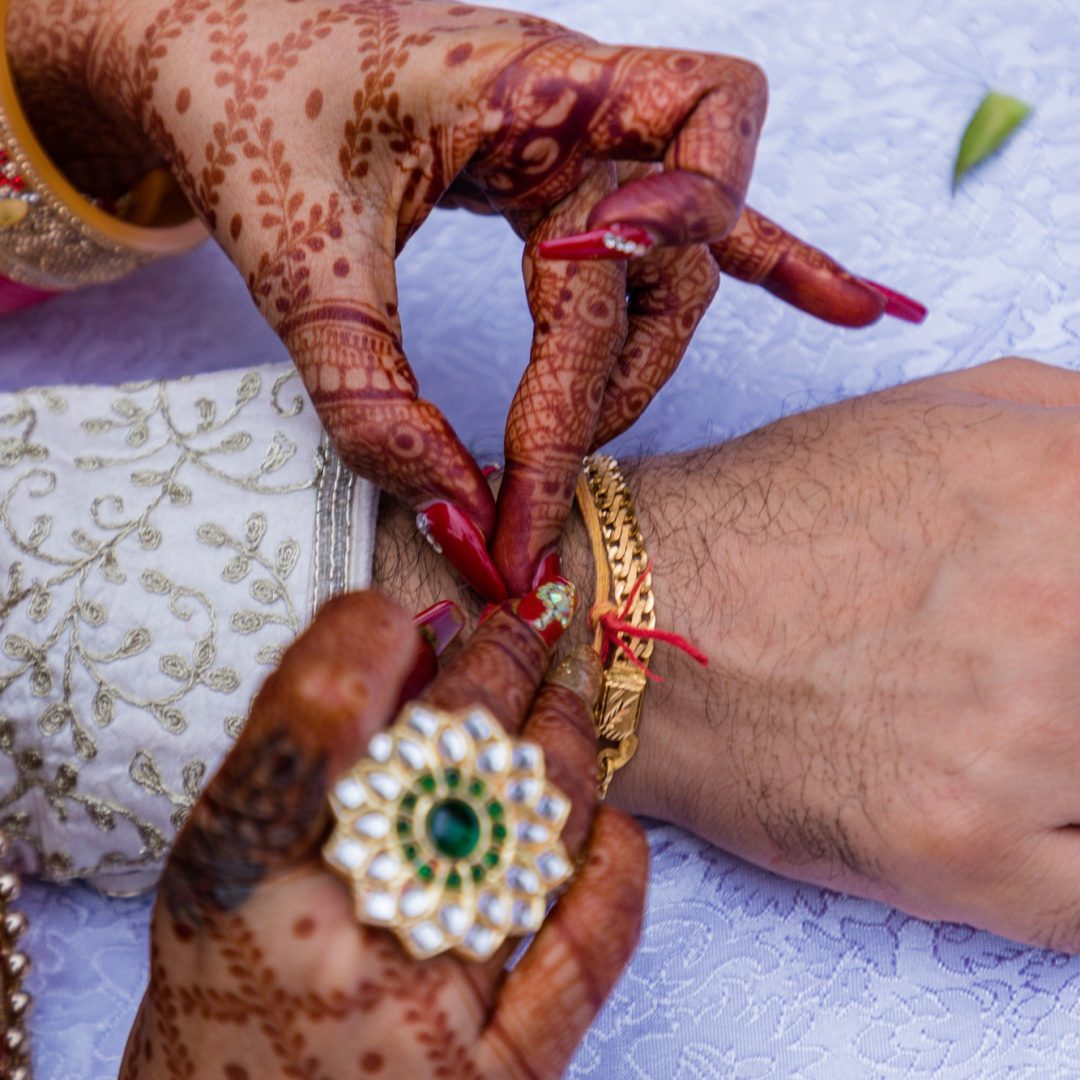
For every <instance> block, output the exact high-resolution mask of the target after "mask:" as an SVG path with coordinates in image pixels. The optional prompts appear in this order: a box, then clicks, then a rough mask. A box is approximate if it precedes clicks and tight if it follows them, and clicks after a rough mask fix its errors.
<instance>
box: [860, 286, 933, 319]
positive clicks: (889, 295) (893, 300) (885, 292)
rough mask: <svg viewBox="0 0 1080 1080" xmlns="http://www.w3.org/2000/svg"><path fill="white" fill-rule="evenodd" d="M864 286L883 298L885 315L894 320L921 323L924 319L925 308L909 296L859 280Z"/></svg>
mask: <svg viewBox="0 0 1080 1080" xmlns="http://www.w3.org/2000/svg"><path fill="white" fill-rule="evenodd" d="M859 280H860V281H861V282H862V283H863V284H864V285H869V286H870V288H871V289H873V290H874V291H875V292H879V293H881V295H882V296H884V297H885V314H886V315H891V316H892V317H893V318H894V319H903V320H904V321H905V322H910V323H921V322H922V321H923V319H925V318H926V308H925V307H924V306H923V305H922V304H920V303H919V301H918V300H912V299H911V297H910V296H905V295H904V294H903V293H898V292H897V291H896V290H895V289H890V288H889V287H888V286H887V285H879V284H878V283H877V282H876V281H871V280H870V279H869V278H859Z"/></svg>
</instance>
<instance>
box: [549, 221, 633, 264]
mask: <svg viewBox="0 0 1080 1080" xmlns="http://www.w3.org/2000/svg"><path fill="white" fill-rule="evenodd" d="M652 244H653V238H652V237H651V236H650V235H649V234H648V233H647V232H646V231H645V230H644V229H642V228H640V227H638V226H637V225H609V226H608V227H607V228H606V229H593V230H592V231H591V232H583V233H578V234H577V235H576V236H563V237H560V238H559V239H558V240H542V241H541V242H540V258H542V259H635V258H638V257H640V256H642V255H644V254H645V253H646V252H647V251H648V250H649V248H650V247H652Z"/></svg>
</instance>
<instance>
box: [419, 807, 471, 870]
mask: <svg viewBox="0 0 1080 1080" xmlns="http://www.w3.org/2000/svg"><path fill="white" fill-rule="evenodd" d="M426 828H427V835H428V839H429V840H430V841H431V842H432V844H434V845H435V848H436V850H437V851H439V852H441V853H442V854H443V855H445V856H447V858H450V859H464V858H465V856H466V855H469V854H470V853H471V852H472V850H473V849H474V848H475V847H476V845H477V844H478V843H480V820H479V819H478V818H477V816H476V811H475V810H474V809H473V808H472V807H471V806H470V805H469V804H468V803H467V802H462V801H461V799H443V800H441V801H440V802H437V803H436V804H435V805H434V806H433V807H432V808H431V810H430V812H429V813H428V816H427V825H426Z"/></svg>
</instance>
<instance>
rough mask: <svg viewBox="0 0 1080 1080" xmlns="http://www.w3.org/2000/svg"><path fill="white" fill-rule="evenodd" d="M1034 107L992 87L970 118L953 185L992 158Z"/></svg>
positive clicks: (957, 154)
mask: <svg viewBox="0 0 1080 1080" xmlns="http://www.w3.org/2000/svg"><path fill="white" fill-rule="evenodd" d="M1030 113H1031V106H1030V105H1028V104H1027V102H1024V101H1020V100H1019V99H1018V98H1014V97H1009V95H1008V94H999V93H998V92H997V91H996V90H991V91H990V92H989V93H988V94H987V95H986V97H984V98H983V99H982V101H981V102H980V103H979V107H978V108H977V109H976V110H975V114H974V116H972V118H971V120H969V121H968V126H967V128H966V129H965V131H964V136H963V138H962V139H961V140H960V149H959V150H958V151H957V152H956V164H955V165H953V178H952V188H953V191H956V185H957V184H958V183H959V182H960V178H961V177H962V176H963V175H964V174H965V173H967V172H968V171H969V170H971V169H973V168H974V167H975V166H976V165H978V164H979V162H981V161H983V160H984V159H986V158H988V157H989V156H990V155H991V154H992V153H994V151H995V150H997V149H998V148H999V147H1001V145H1002V144H1003V143H1004V142H1005V141H1006V140H1007V139H1008V138H1009V136H1010V135H1011V134H1012V133H1013V132H1014V131H1015V130H1016V129H1017V128H1018V127H1019V126H1020V125H1021V124H1022V123H1023V122H1024V121H1025V120H1026V119H1027V118H1028V116H1029V115H1030Z"/></svg>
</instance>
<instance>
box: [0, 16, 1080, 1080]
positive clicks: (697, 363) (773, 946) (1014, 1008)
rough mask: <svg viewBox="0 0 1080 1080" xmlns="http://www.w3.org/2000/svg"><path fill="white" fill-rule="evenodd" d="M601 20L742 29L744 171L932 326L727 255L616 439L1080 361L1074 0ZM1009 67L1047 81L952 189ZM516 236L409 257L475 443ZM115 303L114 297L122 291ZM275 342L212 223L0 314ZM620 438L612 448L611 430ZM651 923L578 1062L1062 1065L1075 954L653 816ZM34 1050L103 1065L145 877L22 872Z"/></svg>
mask: <svg viewBox="0 0 1080 1080" xmlns="http://www.w3.org/2000/svg"><path fill="white" fill-rule="evenodd" d="M508 6H517V7H533V8H536V9H538V10H540V11H541V13H542V14H545V15H548V16H550V17H552V18H555V19H560V20H562V21H564V22H566V23H569V24H571V25H575V26H577V27H579V28H580V29H582V30H585V31H586V32H589V33H592V34H594V35H595V36H597V37H600V38H604V39H606V40H622V41H628V40H629V41H636V42H640V43H652V44H672V45H687V44H693V45H696V46H698V47H701V48H711V49H714V50H717V51H726V52H733V53H738V54H742V55H745V56H749V57H751V58H753V59H755V60H757V61H759V62H760V63H761V64H762V66H763V67H764V68H765V70H766V71H767V72H768V74H769V77H770V80H771V85H772V101H771V106H770V118H769V121H768V124H767V126H766V130H765V135H764V138H763V140H762V143H761V149H760V152H759V155H758V166H757V170H756V173H755V178H754V182H753V185H752V189H751V201H752V202H753V204H754V205H755V206H757V207H758V208H759V209H760V210H762V211H763V212H765V213H767V214H769V215H770V216H772V217H774V218H776V219H777V220H779V221H781V222H782V223H784V224H786V225H788V226H789V227H791V228H794V229H795V230H796V231H798V232H800V233H802V234H803V235H805V236H807V237H808V238H810V239H812V240H814V241H815V242H817V243H819V244H821V246H823V247H825V248H826V249H828V250H830V251H831V252H833V253H834V254H836V255H837V256H838V257H840V258H841V259H842V260H843V261H845V262H846V263H847V264H848V265H849V266H851V267H852V268H853V269H856V270H857V271H859V272H861V273H865V274H867V275H868V276H870V277H873V278H875V279H876V280H880V281H884V282H886V283H888V284H890V285H893V286H895V287H897V288H899V289H902V290H904V291H906V292H908V293H911V294H912V295H914V296H916V297H918V298H919V299H921V300H923V301H925V302H926V303H927V304H928V305H929V307H930V317H929V319H928V320H927V322H926V323H925V324H924V325H923V326H922V327H918V328H913V327H911V326H909V325H906V324H902V323H898V322H895V321H892V320H886V321H884V322H882V323H881V324H879V325H878V326H876V327H874V328H872V329H870V330H868V331H861V332H857V333H856V332H845V331H840V330H836V329H833V328H829V327H825V326H821V325H819V324H817V323H815V322H814V321H813V320H811V319H809V318H806V317H804V316H801V315H798V314H797V313H795V312H792V311H790V310H788V309H786V308H784V307H783V306H782V305H781V304H779V303H777V302H776V301H775V300H774V299H773V298H771V297H769V296H766V295H764V294H761V293H759V292H757V291H755V290H752V289H748V288H745V287H742V286H739V285H737V284H735V283H731V282H727V283H724V285H723V286H722V288H721V290H720V294H719V296H718V298H717V300H716V301H715V303H714V306H713V310H712V311H711V312H710V314H709V316H708V318H707V320H706V322H705V324H704V326H703V327H702V330H701V331H700V333H699V334H698V336H697V338H696V340H695V343H694V345H693V346H692V348H691V351H690V354H689V355H688V357H687V359H686V360H685V361H684V363H683V366H682V369H681V370H680V372H679V373H678V374H677V376H676V377H675V378H674V379H673V380H672V382H671V383H670V384H669V385H668V387H666V388H665V390H664V391H663V392H662V393H661V395H660V398H659V400H658V401H657V402H656V403H655V404H654V405H653V406H652V407H651V408H650V409H649V411H648V412H647V413H646V415H645V417H644V418H643V420H642V421H641V423H640V424H639V425H638V426H637V428H636V429H635V430H634V431H633V432H632V433H630V434H629V435H628V436H627V437H625V438H624V439H623V440H621V443H620V444H619V446H620V447H621V448H622V449H623V450H624V451H625V450H627V449H630V448H633V449H637V448H640V447H641V446H642V445H644V446H647V447H648V448H650V449H674V448H680V447H685V446H688V445H693V444H700V443H704V442H708V441H714V440H716V439H719V438H723V437H725V436H727V435H730V434H733V433H735V432H737V431H742V430H746V429H747V428H749V427H751V426H753V425H756V424H759V423H761V422H763V421H765V420H768V419H771V418H773V417H775V416H776V415H778V414H779V413H781V412H790V411H793V410H795V409H798V408H801V407H803V406H805V405H808V404H812V403H818V402H822V401H827V400H832V399H835V398H837V397H841V396H847V395H850V394H855V393H861V392H864V391H867V390H871V389H876V388H879V387H882V386H886V385H890V384H893V383H896V382H899V381H901V380H903V379H907V378H912V377H916V376H920V375H926V374H930V373H933V372H936V371H941V370H945V369H948V368H955V367H961V366H965V365H969V364H972V363H976V362H979V361H982V360H987V359H990V358H992V357H994V356H1000V355H1006V354H1009V353H1019V354H1024V355H1029V356H1035V357H1038V358H1040V359H1043V360H1047V361H1050V362H1054V363H1058V364H1061V365H1065V366H1070V367H1075V368H1080V197H1078V196H1077V194H1076V191H1077V189H1076V177H1077V176H1080V110H1078V109H1077V107H1076V102H1077V101H1078V100H1080V65H1078V64H1077V63H1076V51H1077V46H1078V44H1080V17H1078V15H1077V10H1076V7H1075V5H1073V4H1071V3H1069V2H1067V0H1046V2H1044V3H1040V4H1036V5H1032V4H1027V5H1018V4H1015V3H1013V2H1012V0H956V2H955V3H952V4H927V3H925V2H924V0H890V2H888V3H886V2H885V0H858V2H856V0H745V2H744V3H742V4H739V5H737V6H734V7H730V6H729V7H726V8H724V7H718V6H717V5H716V4H715V3H713V2H711V0H682V2H681V3H679V4H678V5H657V4H655V3H650V2H647V0H622V2H621V3H619V4H617V5H615V4H612V5H606V4H601V3H600V2H599V0H578V2H576V3H570V0H541V2H539V3H536V2H535V0H534V2H533V3H516V2H515V3H514V4H513V5H509V4H508ZM991 86H994V87H997V88H1000V89H1002V90H1006V91H1009V92H1012V93H1015V94H1017V95H1019V96H1020V97H1023V98H1025V99H1027V100H1029V101H1031V102H1033V103H1034V104H1035V106H1036V109H1035V113H1034V115H1033V117H1032V118H1031V119H1030V120H1029V121H1028V123H1027V124H1026V125H1025V126H1024V127H1023V128H1022V129H1021V130H1020V131H1019V133H1018V134H1017V135H1016V137H1015V138H1014V140H1013V141H1012V143H1011V144H1010V145H1009V147H1008V148H1007V149H1006V151H1005V152H1004V153H1003V154H1002V155H1000V156H999V157H998V158H996V159H995V160H993V161H991V162H989V163H987V164H986V165H985V166H983V167H982V168H981V169H980V170H979V172H978V173H976V174H974V175H973V176H972V177H971V178H970V181H969V182H968V183H966V184H965V185H964V186H963V187H962V188H961V189H960V191H959V192H958V193H957V194H956V196H955V197H951V196H950V194H949V173H950V168H951V162H952V155H953V153H954V151H955V147H956V144H957V142H958V140H959V136H960V132H961V131H962V129H963V126H964V124H965V123H966V121H967V119H968V117H969V116H970V114H971V112H972V110H973V109H974V108H975V106H976V105H977V103H978V101H979V99H980V98H981V96H982V94H983V93H984V92H985V90H986V89H988V88H989V87H991ZM519 257H520V245H519V243H518V242H517V241H516V240H515V239H514V238H513V237H512V236H511V235H510V233H509V231H508V230H507V229H506V228H505V226H503V225H502V224H501V223H499V222H497V221H491V220H477V219H474V218H469V217H467V216H465V215H463V214H448V215H435V217H434V219H433V220H432V221H431V222H430V223H429V224H428V225H427V226H425V228H424V230H423V231H422V232H421V234H420V235H419V236H418V237H417V238H416V239H415V240H414V241H413V242H412V244H411V246H410V248H409V250H407V251H406V252H405V254H404V256H403V257H402V259H401V260H400V262H399V268H400V284H401V308H402V316H403V319H404V325H405V328H406V335H407V337H406V340H407V344H408V347H409V350H410V357H411V359H412V361H413V363H414V366H415V367H416V369H417V371H418V374H419V375H420V377H421V380H422V382H423V384H424V389H425V392H426V393H428V394H429V395H430V396H431V397H432V398H434V399H435V400H437V401H438V402H439V404H440V405H441V406H443V408H444V409H445V410H446V412H447V413H448V415H449V416H450V418H451V420H452V421H453V422H454V423H455V425H456V426H457V427H458V430H459V431H460V432H461V433H462V434H463V436H464V437H465V438H466V440H467V441H469V442H470V444H471V445H472V447H473V448H474V450H475V451H476V452H477V454H478V455H480V456H481V457H482V458H484V457H493V456H497V451H498V448H499V446H500V445H501V431H500V419H501V417H503V416H505V412H506V406H507V403H508V401H509V398H510V395H511V393H512V390H513V387H514V385H515V383H516V381H517V378H518V375H519V373H520V370H521V364H522V359H523V357H525V356H526V355H527V349H528V341H529V324H528V317H527V311H526V309H525V306H524V302H523V298H522V290H521V286H520V284H519V283H518V260H519ZM119 311H122V312H123V313H124V318H123V321H122V322H121V321H120V320H118V319H117V317H116V313H117V312H119ZM268 359H273V360H278V359H284V357H283V355H282V353H281V352H280V348H279V346H278V345H277V343H276V342H275V341H274V339H273V336H272V335H271V334H270V332H269V331H268V330H267V328H266V327H265V326H264V325H262V324H261V323H260V322H259V320H258V319H257V317H256V316H255V315H254V313H253V312H252V311H251V309H250V305H249V303H248V301H247V298H246V296H245V294H244V290H243V286H242V283H241V282H240V281H239V280H238V279H237V277H236V275H235V274H234V273H233V272H232V271H231V270H230V269H229V268H228V266H227V265H226V264H225V263H224V261H223V260H222V259H221V257H220V256H219V255H218V254H217V253H216V252H215V251H213V250H212V249H209V248H208V249H206V250H204V251H200V252H198V253H195V254H194V255H192V256H190V257H188V258H186V259H184V260H181V261H180V262H178V263H175V264H173V265H170V266H165V265H160V266H155V267H151V268H149V269H148V270H147V271H145V272H144V273H142V274H140V275H139V276H138V277H137V278H135V279H133V280H131V281H128V282H123V283H121V284H118V285H117V286H115V287H112V288H110V289H107V290H97V291H94V292H91V293H85V294H83V295H79V296H73V297H70V298H68V299H65V300H64V301H62V302H59V303H56V304H53V305H51V306H50V307H48V308H43V309H40V310H37V311H31V312H28V313H26V314H24V315H22V316H20V317H18V318H16V319H13V320H8V321H5V322H3V323H0V363H2V368H3V370H2V371H0V378H2V379H4V380H6V385H7V386H8V387H14V386H28V385H32V384H34V383H39V382H41V381H42V380H43V379H46V378H47V380H48V381H51V382H56V383H62V382H63V383H66V382H73V381H80V380H81V381H99V382H100V381H118V380H121V379H126V378H145V377H151V376H153V377H160V376H162V375H165V374H177V373H180V372H192V371H197V370H209V369H212V368H224V367H237V366H243V365H247V364H253V363H260V362H263V361H265V360H268ZM617 449H618V447H617ZM650 839H651V842H652V850H653V864H652V880H651V888H650V895H649V905H648V912H647V921H646V926H645V932H644V937H643V941H642V944H641V947H640V949H639V950H638V953H637V954H636V956H635V957H634V959H633V961H632V963H631V965H630V968H629V970H628V972H627V974H626V976H625V977H624V978H623V980H622V982H621V983H620V984H619V987H618V988H617V990H616V992H615V995H614V997H613V998H612V1000H611V1001H610V1002H609V1004H608V1005H607V1007H606V1008H605V1010H604V1012H603V1013H602V1015H601V1017H600V1018H599V1020H598V1021H597V1023H596V1024H595V1025H594V1026H593V1029H592V1030H591V1032H590V1033H589V1035H588V1037H587V1039H586V1040H585V1043H584V1044H583V1046H582V1047H581V1049H580V1051H579V1053H578V1055H577V1058H576V1059H575V1062H574V1064H573V1066H572V1069H571V1076H573V1077H575V1078H586V1077H587V1078H590V1080H591V1078H605V1080H607V1078H617V1080H623V1078H633V1080H640V1078H663V1080H712V1078H714V1077H718V1076H733V1077H769V1078H772V1077H789V1076H791V1077H808V1078H819V1077H820V1078H823V1080H824V1078H828V1080H836V1078H838V1077H839V1078H846V1077H860V1078H861V1077H896V1078H901V1077H903V1078H907V1077H912V1076H922V1077H931V1076H933V1077H946V1078H949V1080H953V1078H974V1077H977V1078H997V1077H1002V1078H1003V1077H1006V1076H1008V1077H1010V1078H1014V1077H1030V1078H1032V1080H1035V1078H1038V1080H1043V1078H1053V1077H1061V1078H1066V1077H1073V1076H1075V1075H1076V1072H1077V1067H1076V1062H1077V1060H1078V1059H1080V959H1076V958H1071V957H1066V956H1062V955H1059V954H1055V953H1050V952H1046V951H1042V950H1038V949H1032V948H1026V947H1023V946H1019V945H1015V944H1013V943H1011V942H1006V941H1003V940H1001V939H999V938H996V937H994V936H993V935H990V934H986V933H982V932H975V931H971V930H969V929H967V928H964V927H959V926H953V925H943V924H929V923H924V922H921V921H920V920H917V919H913V918H910V917H908V916H905V915H902V914H900V913H898V912H895V911H892V910H890V909H888V908H886V907H884V906H882V905H880V904H875V903H870V902H867V901H862V900H856V899H852V898H849V897H844V896H840V895H837V894H835V893H830V892H827V891H824V890H821V889H817V888H812V887H808V886H802V885H797V884H793V883H790V882H787V881H785V880H783V879H781V878H777V877H775V876H773V875H771V874H768V873H767V872H765V871H762V870H759V869H756V868H754V867H751V866H748V865H747V864H745V863H743V862H740V861H739V860H738V859H735V858H732V857H731V856H729V855H727V854H725V853H724V852H721V851H718V850H716V849H713V848H711V847H709V846H708V845H704V844H702V843H700V842H698V841H697V840H695V839H693V838H692V837H689V836H687V835H685V834H683V833H681V832H679V831H678V830H676V829H673V828H670V827H667V826H654V827H652V828H651V829H650ZM26 893H27V895H26V899H25V906H26V909H27V911H28V913H29V915H30V917H31V919H32V923H31V926H32V929H31V935H30V939H29V943H28V946H29V949H30V951H31V952H32V953H33V955H34V961H35V965H36V966H35V968H34V970H33V973H32V976H31V989H32V990H33V992H34V993H35V994H36V996H37V1005H36V1009H35V1015H34V1020H33V1025H32V1027H33V1035H34V1057H35V1063H36V1065H37V1068H38V1075H39V1076H43V1077H48V1078H63V1080H68V1078H79V1080H90V1078H94V1080H96V1078H98V1077H108V1076H112V1075H115V1071H116V1067H117V1063H118V1060H119V1055H120V1053H121V1050H122V1046H123V1041H124V1035H125V1032H126V1029H127V1025H128V1024H129V1023H130V1020H131V1018H132V1017H133V1016H134V1012H135V1008H136V1005H137V1001H138V997H139V994H140V992H141V988H142V985H143V980H144V979H145V970H146V968H145V954H144V949H145V925H146V918H147V913H148V903H147V901H145V900H132V901H116V900H106V899H103V898H101V897H99V896H96V895H94V894H92V893H90V892H89V891H88V890H86V889H83V888H81V887H80V888H75V889H71V888H68V889H58V888H56V887H50V886H36V885H35V886H30V887H29V888H28V889H27V890H26Z"/></svg>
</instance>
